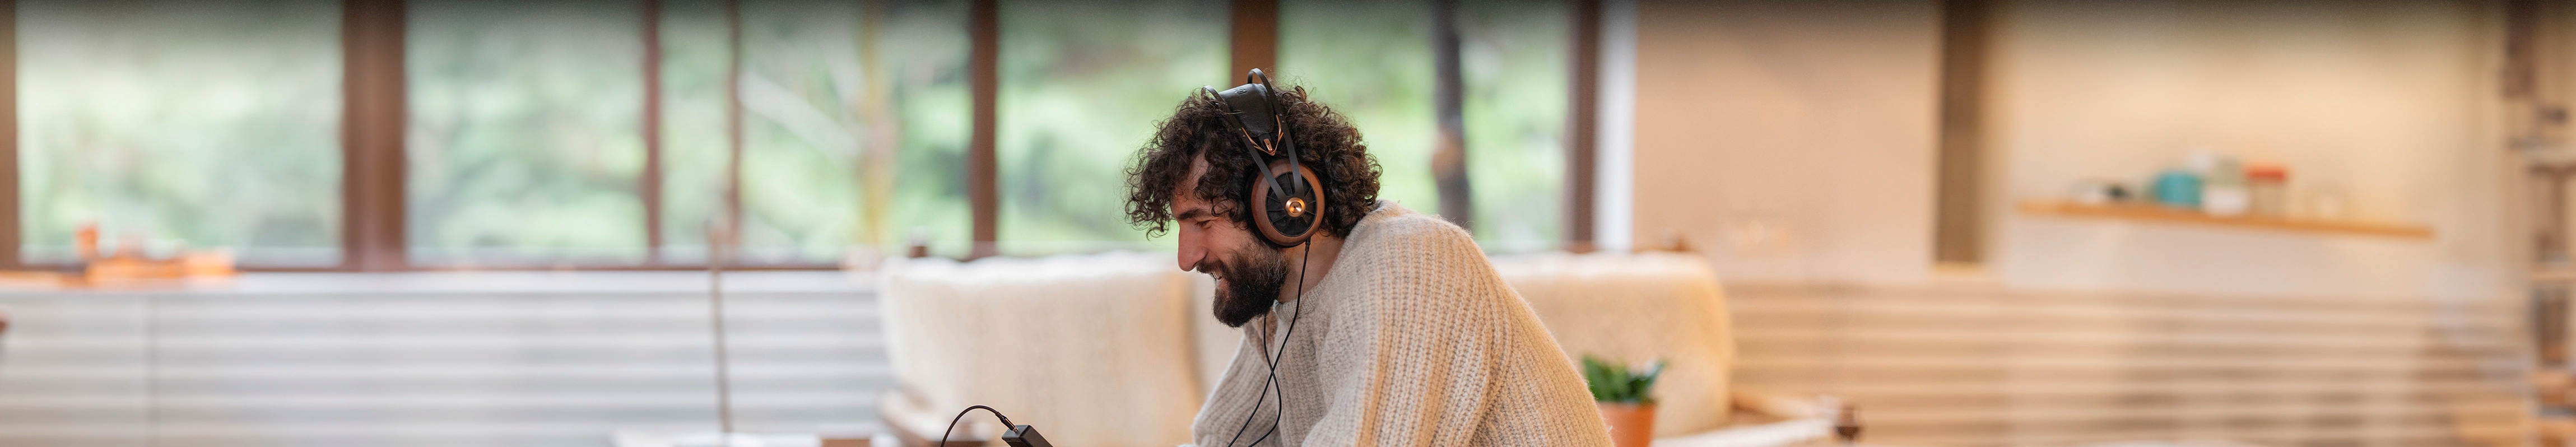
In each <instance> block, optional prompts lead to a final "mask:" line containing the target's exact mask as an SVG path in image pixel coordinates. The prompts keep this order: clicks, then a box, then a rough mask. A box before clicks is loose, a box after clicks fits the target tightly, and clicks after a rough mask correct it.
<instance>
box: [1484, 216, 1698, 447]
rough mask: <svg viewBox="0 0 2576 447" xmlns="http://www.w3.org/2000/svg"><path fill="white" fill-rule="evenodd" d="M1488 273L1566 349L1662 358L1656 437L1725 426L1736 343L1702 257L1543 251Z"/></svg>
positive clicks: (1610, 356) (1497, 263) (1619, 358)
mask: <svg viewBox="0 0 2576 447" xmlns="http://www.w3.org/2000/svg"><path fill="white" fill-rule="evenodd" d="M1494 269H1495V270H1496V271H1497V272H1500V273H1502V275H1503V280H1504V281H1506V282H1509V283H1511V285H1512V289H1513V290H1514V291H1516V292H1519V293H1520V295H1521V298H1522V299H1524V300H1527V301H1529V304H1530V308H1531V309H1533V310H1536V311H1538V315H1539V319H1540V321H1541V322H1543V323H1545V324H1546V325H1547V329H1548V332H1549V333H1550V334H1551V335H1553V336H1555V337H1556V342H1557V344H1558V345H1559V346H1561V347H1564V348H1565V353H1566V355H1568V356H1573V357H1575V358H1576V359H1579V358H1581V357H1582V356H1583V355H1586V354H1589V355H1593V356H1598V357H1601V358H1602V359H1604V360H1609V361H1614V362H1624V363H1632V364H1635V363H1643V362H1646V361H1648V360H1651V359H1662V360H1664V362H1666V363H1665V367H1664V372H1663V376H1662V377H1661V378H1659V379H1657V380H1656V383H1655V388H1654V392H1653V395H1654V397H1655V399H1656V401H1657V409H1656V414H1655V435H1656V436H1657V437H1669V436H1677V435H1687V434H1692V433H1699V432H1703V431H1708V430H1713V429H1718V428H1722V427H1725V426H1726V423H1727V418H1728V416H1729V415H1728V411H1729V409H1730V408H1732V406H1731V404H1730V402H1731V398H1730V391H1729V389H1728V386H1727V383H1728V382H1727V381H1728V379H1729V372H1730V371H1731V370H1732V366H1733V364H1734V356H1735V342H1734V338H1733V337H1732V332H1731V326H1732V325H1731V324H1730V322H1729V317H1728V314H1727V310H1726V296H1725V293H1724V292H1723V291H1722V290H1721V289H1720V288H1719V286H1718V282H1717V275H1716V273H1715V272H1714V271H1712V270H1710V268H1709V266H1708V263H1707V261H1706V260H1703V259H1701V258H1700V257H1699V256H1698V255H1692V254H1683V253H1637V254H1606V253H1603V254H1583V255H1576V254H1566V253H1544V254H1530V255H1512V256H1500V257H1496V258H1494ZM1569 360H1573V359H1569Z"/></svg>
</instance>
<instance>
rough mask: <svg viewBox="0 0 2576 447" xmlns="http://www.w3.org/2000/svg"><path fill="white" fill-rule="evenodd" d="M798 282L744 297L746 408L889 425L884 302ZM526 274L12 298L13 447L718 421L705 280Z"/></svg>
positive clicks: (531, 441) (605, 437) (429, 441)
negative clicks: (487, 283)
mask: <svg viewBox="0 0 2576 447" xmlns="http://www.w3.org/2000/svg"><path fill="white" fill-rule="evenodd" d="M585 275H591V274H585ZM798 275H818V276H816V277H795V278H788V279H786V280H784V282H786V283H793V284H799V285H796V286H791V287H765V288H764V287H758V286H740V287H742V288H744V289H748V290H745V291H741V292H737V293H735V294H733V295H732V298H731V299H730V301H729V303H728V306H727V309H728V314H729V316H730V318H729V321H730V324H731V325H732V326H731V328H730V330H729V333H730V334H731V340H732V341H731V346H732V347H733V349H732V351H731V355H732V364H733V365H734V368H733V371H732V376H733V381H732V383H733V384H734V385H733V386H734V389H733V391H734V409H735V416H736V417H737V418H738V419H737V420H738V421H740V423H741V426H742V427H743V428H745V429H748V430H794V431H809V432H810V431H812V430H815V429H816V428H817V426H818V425H823V424H867V423H870V421H873V420H875V416H874V410H873V405H872V404H873V403H874V402H875V397H876V395H877V393H879V392H881V390H883V389H884V388H885V387H886V386H887V381H888V379H887V377H888V376H887V374H886V370H885V366H884V351H883V349H882V348H881V347H880V344H879V343H878V338H879V335H878V334H879V331H878V330H877V329H876V322H875V316H874V313H875V305H874V303H873V302H872V300H871V299H870V298H869V295H868V294H867V293H866V292H865V291H864V289H863V288H861V287H857V286H854V285H850V282H849V281H847V280H846V279H845V278H841V277H839V276H838V275H837V274H834V273H803V274H798ZM524 276H525V275H522V277H517V278H516V279H515V280H503V281H498V283H500V284H494V286H493V287H460V286H457V285H454V284H445V285H439V284H430V285H426V286H424V285H422V284H419V283H420V282H421V281H417V280H408V279H407V280H396V281H392V282H393V283H396V284H391V288H393V289H394V290H372V289H374V287H372V286H370V285H369V284H370V283H363V282H362V283H360V284H353V285H347V286H335V287H320V288H318V289H319V290H314V289H315V288H311V287H300V286H296V287H289V286H277V285H275V284H270V285H268V286H261V285H255V284H254V285H250V286H246V287H244V288H247V289H253V290H249V291H234V292H213V293H208V292H70V293H5V294H0V304H5V305H7V306H9V307H10V308H11V309H12V310H13V311H14V312H15V314H16V321H17V323H16V324H15V325H14V326H13V327H12V328H11V329H10V333H9V334H8V335H7V338H6V344H5V346H6V351H5V352H0V356H4V357H0V445H8V446H16V445H45V446H87V445H101V446H105V445H115V446H138V445H147V444H145V439H146V437H152V438H153V440H154V441H155V442H153V443H152V444H150V445H185V446H351V445H369V446H402V445H422V446H427V445H442V446H455V445H474V446H554V445H561V446H602V445H608V444H609V435H610V432H611V431H612V430H614V429H617V428H623V427H646V428H672V429H693V428H709V429H711V428H713V427H714V426H715V424H716V411H715V408H716V396H715V393H714V390H715V385H714V375H715V368H714V361H713V359H714V354H713V353H712V351H711V350H710V346H712V342H711V341H710V339H709V329H708V328H709V320H708V316H707V315H708V314H707V309H708V305H707V301H706V294H705V290H706V286H705V283H704V281H703V278H704V276H705V275H704V274H694V275H693V274H685V273H639V274H610V275H609V277H608V278H606V279H602V278H597V277H582V278H577V279H573V280H562V281H548V280H546V279H545V278H528V277H524ZM760 276H761V275H750V276H749V277H747V279H738V280H737V281H729V283H737V282H740V281H750V282H753V283H758V282H761V281H764V279H762V278H761V277H760ZM463 280H464V281H468V282H472V281H484V280H485V279H475V278H466V279H463ZM513 281H516V282H520V283H527V282H534V283H547V284H558V286H556V287H551V290H546V289H549V288H548V287H535V288H531V287H520V286H512V285H510V284H507V283H512V282H513ZM765 281H768V282H771V283H778V282H780V281H781V280H780V277H779V276H778V275H777V274H771V275H769V277H768V279H767V280H765ZM254 282H256V281H254ZM432 282H436V281H432ZM566 282H570V283H576V285H574V286H560V284H562V283H566ZM585 283H586V284H597V285H598V286H597V287H593V286H583V285H578V284H585ZM818 284H819V286H818ZM280 288H284V289H288V290H270V289H280ZM352 289H356V290H352ZM530 289H537V290H533V291H531V290H530ZM764 289H765V290H764ZM509 290H518V291H517V292H508V291H509ZM147 300H148V301H150V302H152V303H154V304H155V305H154V306H152V307H151V308H150V309H148V311H149V312H150V316H149V317H148V319H147V313H146V312H147V308H146V307H145V306H143V305H142V304H143V303H144V302H146V301H147ZM146 321H153V322H157V324H156V325H154V327H153V328H152V329H153V330H154V331H155V333H154V334H153V335H155V336H154V337H151V338H150V339H149V340H150V341H152V343H147V338H146V337H145V335H146V332H145V329H146V328H145V324H144V322H146ZM147 353H157V355H151V356H149V357H147V355H146V354H147ZM147 358H148V359H150V360H151V362H152V363H150V364H149V365H151V366H153V367H151V368H147V367H146V366H147ZM147 371H148V372H149V373H147ZM147 374H149V375H147Z"/></svg>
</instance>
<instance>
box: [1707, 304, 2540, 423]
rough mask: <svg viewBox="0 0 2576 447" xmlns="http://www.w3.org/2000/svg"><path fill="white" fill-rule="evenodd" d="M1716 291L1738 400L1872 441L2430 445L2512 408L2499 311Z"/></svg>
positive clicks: (2511, 323) (2511, 354)
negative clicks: (1723, 301) (1853, 412)
mask: <svg viewBox="0 0 2576 447" xmlns="http://www.w3.org/2000/svg"><path fill="white" fill-rule="evenodd" d="M1729 292H1730V294H1729V300H1730V302H1729V306H1730V309H1731V311H1732V312H1733V314H1734V315H1733V316H1734V320H1735V322H1736V327H1735V335H1736V341H1737V344H1738V351H1737V356H1738V358H1737V364H1736V372H1735V376H1734V379H1735V381H1736V382H1737V384H1738V386H1739V387H1743V388H1747V389H1755V390H1761V391H1763V392H1770V393H1785V394H1834V395H1837V396H1841V397H1844V398H1847V399H1850V400H1851V401H1853V402H1854V403H1855V404H1857V405H1858V406H1859V408H1860V409H1861V410H1860V411H1861V413H1860V414H1861V415H1862V417H1863V419H1864V422H1865V424H1866V425H1867V426H1868V428H1867V429H1866V432H1867V433H1868V434H1867V435H1865V438H1867V439H1868V440H1869V441H1870V442H1871V443H1878V444H1889V445H1924V446H1996V445H2013V446H2068V445H2080V444H2086V443H2098V442H2112V441H2182V440H2228V441H2235V442H2243V443H2249V444H2253V445H2352V446H2419V445H2430V446H2444V445H2463V443H2465V442H2467V440H2465V439H2463V438H2461V437H2460V436H2459V434H2460V433H2463V432H2472V431H2477V430H2488V431H2492V430H2493V427H2496V426H2507V427H2511V426H2513V424H2515V423H2516V422H2514V421H2516V420H2518V418H2521V417H2523V416H2522V415H2524V414H2527V413H2526V410H2525V407H2523V405H2524V404H2523V402H2522V400H2521V399H2520V397H2519V396H2520V395H2521V393H2523V392H2524V391H2523V390H2522V388H2521V387H2522V385H2521V383H2520V382H2519V380H2520V379H2519V378H2520V377H2522V376H2521V372H2520V369H2519V368H2521V366H2520V365H2521V363H2520V362H2519V355H2520V354H2519V353H2520V352H2521V349H2522V346H2523V344H2524V343H2525V341H2524V340H2522V339H2520V335H2518V334H2520V332H2519V331H2520V321H2519V320H2518V318H2520V317H2519V316H2518V315H2519V309H2518V308H2517V307H2515V306H2514V305H2512V303H2510V302H2502V301H2504V300H2497V301H2499V302H2491V303H2489V302H2440V301H2434V300H2430V299H2426V300H2400V299H2390V298H2385V297H2381V298H2355V299H2351V300H2334V299H2324V298H2318V297H2261V296H2234V297H2211V296H2157V295H2123V294H2077V293H2046V292H2029V291H2002V290H1992V289H1983V288H1977V287H1945V288H1938V289H1920V290H1906V289H1884V290H1882V289H1873V288H1866V287H1791V286H1777V285H1767V286H1766V285H1755V286H1743V287H1730V289H1729Z"/></svg>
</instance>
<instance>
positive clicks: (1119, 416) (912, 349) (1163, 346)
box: [879, 253, 1831, 447]
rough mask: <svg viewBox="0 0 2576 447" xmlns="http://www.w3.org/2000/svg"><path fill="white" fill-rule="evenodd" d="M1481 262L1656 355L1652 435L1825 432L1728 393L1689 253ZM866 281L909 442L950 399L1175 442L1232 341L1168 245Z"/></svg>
mask: <svg viewBox="0 0 2576 447" xmlns="http://www.w3.org/2000/svg"><path fill="white" fill-rule="evenodd" d="M1495 267H1496V269H1497V270H1498V271H1499V272H1500V273H1502V275H1503V277H1504V279H1505V280H1506V281H1507V282H1509V283H1511V285H1512V286H1513V288H1515V289H1517V290H1519V291H1520V292H1521V294H1522V296H1523V298H1524V299H1527V300H1529V301H1530V304H1531V307H1532V308H1534V309H1536V310H1537V311H1538V313H1539V317H1540V318H1541V319H1542V320H1543V321H1545V323H1546V324H1547V325H1548V327H1549V329H1550V331H1551V333H1552V334H1553V335H1554V336H1555V337H1556V338H1557V340H1558V342H1559V343H1560V344H1562V345H1564V346H1565V347H1566V352H1567V353H1569V355H1581V354H1584V353H1593V354H1597V355H1602V356H1605V357H1611V358H1617V359H1621V360H1623V361H1642V360H1644V359H1648V358H1661V359H1664V360H1666V361H1667V362H1669V365H1670V366H1669V367H1668V369H1667V372H1666V373H1665V376H1664V377H1663V379H1661V380H1660V381H1658V385H1657V386H1656V396H1657V399H1658V400H1659V401H1661V404H1660V405H1661V409H1660V410H1659V411H1658V414H1657V416H1656V427H1657V428H1656V434H1657V437H1658V438H1659V439H1658V441H1656V444H1657V445H1658V446H1685V445H1687V446H1702V445H1706V446H1717V445H1725V446H1752V445H1778V444H1781V443H1784V442H1789V441H1798V440H1809V439H1814V438H1817V437H1821V436H1824V435H1826V434H1829V433H1830V430H1831V423H1830V422H1829V419H1824V418H1823V417H1824V416H1825V415H1824V413H1822V412H1821V411H1820V410H1819V409H1818V407H1817V406H1815V405H1809V404H1807V403H1804V402H1801V401H1798V400H1794V399H1778V398H1757V397H1752V396H1748V395H1743V394H1741V393H1734V392H1732V391H1731V390H1730V389H1729V387H1728V377H1729V374H1728V372H1729V366H1730V365H1731V362H1732V360H1733V355H1734V347H1733V339H1732V338H1731V337H1730V334H1729V332H1728V327H1729V326H1730V325H1729V323H1728V316H1727V313H1726V307H1725V295H1724V293H1723V291H1722V290H1721V289H1720V288H1719V286H1718V282H1717V278H1716V276H1715V274H1714V273H1713V272H1712V271H1711V270H1709V268H1708V266H1707V264H1706V263H1705V262H1704V261H1702V260H1700V259H1699V257H1698V256H1697V255H1688V254H1671V253H1645V254H1589V255H1571V254H1537V255H1520V256H1507V257H1501V258H1497V259H1496V260H1495ZM879 278H880V281H881V285H880V288H879V291H880V292H879V293H880V295H879V302H880V303H881V304H880V305H881V306H882V307H883V309H884V312H883V314H882V316H883V318H884V321H885V323H884V326H885V328H886V332H887V334H886V342H887V353H888V355H889V356H890V357H891V360H892V362H893V364H894V375H895V379H896V381H897V382H898V383H900V384H901V385H900V388H899V389H898V390H897V391H896V392H894V393H889V395H888V396H887V398H886V399H885V401H884V402H883V403H882V408H881V410H882V413H883V414H884V417H885V419H886V422H887V423H888V426H889V428H892V429H893V430H894V431H895V432H897V433H898V434H899V435H901V436H902V437H904V438H906V440H907V444H918V443H922V442H923V441H927V440H935V439H937V437H938V434H939V430H940V429H941V428H942V427H944V426H945V425H946V424H947V423H948V420H949V419H950V418H952V417H954V416H956V414H957V411H958V410H959V409H962V408H965V407H966V406H968V405H977V404H981V405H990V406H994V407H996V408H1000V409H1001V410H1002V411H1003V412H1005V413H1007V414H1009V415H1011V416H1012V417H1013V418H1015V422H1019V423H1024V424H1032V425H1036V426H1038V427H1039V429H1040V431H1041V432H1043V433H1045V434H1046V435H1047V438H1048V439H1049V440H1050V441H1054V442H1055V443H1056V444H1059V445H1067V446H1097V447H1169V446H1174V445H1179V444H1183V443H1187V442H1189V424H1190V421H1191V419H1192V417H1193V416H1194V415H1195V414H1197V412H1198V408H1199V405H1200V403H1202V402H1203V401H1204V400H1205V399H1204V397H1205V396H1206V393H1207V392H1208V390H1209V389H1210V388H1211V386H1212V385H1213V384H1214V383H1215V382H1216V379H1217V377H1218V376H1219V375H1220V374H1223V373H1224V367H1225V365H1226V364H1227V363H1228V362H1230V361H1231V360H1232V358H1233V355H1234V351H1235V349H1236V347H1237V346H1238V345H1239V344H1240V343H1241V342H1242V336H1241V335H1240V333H1239V332H1236V331H1235V330H1234V329H1231V328H1226V327H1224V326H1223V325H1221V324H1218V323H1216V321H1215V319H1214V318H1212V317H1210V316H1209V314H1210V312H1209V305H1210V303H1209V299H1208V297H1210V296H1211V295H1212V294H1213V288H1214V285H1213V283H1212V282H1210V281H1209V280H1208V279H1207V278H1206V277H1205V276H1204V275H1199V274H1195V273H1188V272H1182V271H1180V270H1178V269H1176V268H1174V267H1173V261H1172V259H1171V257H1170V255H1169V254H1137V253H1111V254H1099V255H1080V256H1057V257H1048V258H1033V259H1010V258H993V259H984V260H978V261H974V262H966V263H960V262H955V261H949V260H944V259H906V260H896V261H893V262H889V263H888V264H886V265H885V266H884V267H883V268H882V269H881V270H880V274H879ZM1568 361H1573V360H1572V359H1568ZM1740 407H1749V408H1752V409H1756V410H1762V411H1759V412H1758V413H1763V414H1766V415H1769V416H1770V417H1769V419H1759V418H1748V417H1739V416H1738V415H1736V414H1734V412H1733V411H1732V409H1733V408H1740ZM967 420H968V421H974V422H971V424H974V425H961V427H971V429H969V428H961V429H959V430H958V431H957V432H956V433H954V435H955V436H956V437H957V439H984V438H986V437H988V435H989V434H992V433H996V432H998V431H999V430H1000V428H999V427H997V426H996V424H993V423H991V422H990V421H991V416H988V415H983V414H976V415H971V416H968V417H967ZM1748 420H1764V421H1777V420H1786V422H1772V423H1769V424H1767V425H1759V426H1748V425H1747V423H1746V421H1748Z"/></svg>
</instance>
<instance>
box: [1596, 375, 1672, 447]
mask: <svg viewBox="0 0 2576 447" xmlns="http://www.w3.org/2000/svg"><path fill="white" fill-rule="evenodd" d="M1663 372H1664V361H1662V360H1656V361H1651V362H1646V365H1645V367H1644V368H1637V369H1630V368H1629V367H1628V366H1627V365H1621V364H1615V363H1610V362H1606V361H1602V360H1601V359H1600V358H1596V357H1593V356H1590V355H1585V356H1583V381H1584V382H1585V383H1588V384H1590V385H1591V387H1592V400H1593V404H1594V405H1596V406H1599V407H1600V409H1601V419H1602V420H1604V421H1608V422H1609V423H1610V441H1611V445H1615V446H1618V447H1647V445H1648V444H1651V443H1653V442H1654V441H1655V397H1654V396H1653V391H1654V388H1655V376H1657V375H1661V374H1663Z"/></svg>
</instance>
